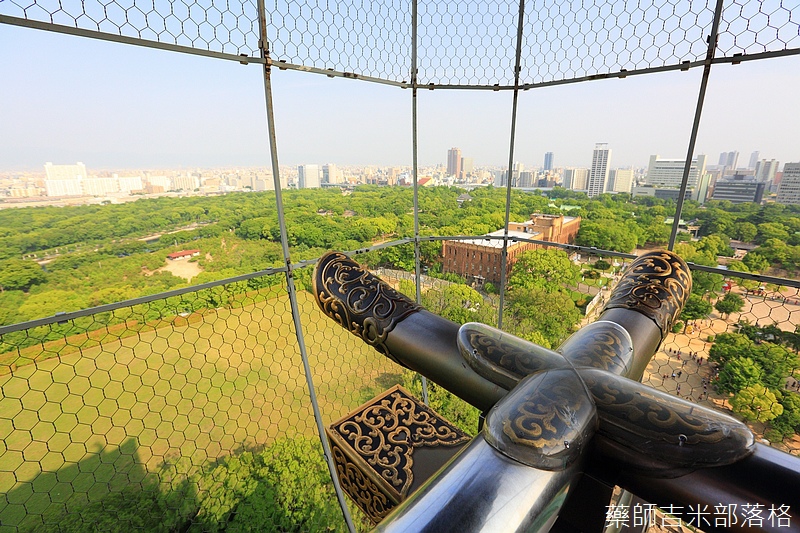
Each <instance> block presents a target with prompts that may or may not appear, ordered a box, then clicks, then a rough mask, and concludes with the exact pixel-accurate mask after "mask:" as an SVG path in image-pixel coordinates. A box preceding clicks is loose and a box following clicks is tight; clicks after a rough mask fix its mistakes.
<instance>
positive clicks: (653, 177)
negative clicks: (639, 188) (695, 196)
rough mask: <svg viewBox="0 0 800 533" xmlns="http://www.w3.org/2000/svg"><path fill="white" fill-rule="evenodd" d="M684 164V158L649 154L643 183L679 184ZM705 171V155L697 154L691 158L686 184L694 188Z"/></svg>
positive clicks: (678, 185)
mask: <svg viewBox="0 0 800 533" xmlns="http://www.w3.org/2000/svg"><path fill="white" fill-rule="evenodd" d="M685 166H686V160H685V159H661V158H660V157H659V156H658V155H651V156H650V164H649V165H648V167H647V176H645V184H647V185H655V186H657V187H675V188H679V187H680V186H681V181H683V169H684V167H685ZM705 173H706V156H704V155H698V156H697V157H695V158H694V159H692V164H691V166H690V167H689V181H688V182H687V184H686V186H687V187H690V188H696V187H697V185H698V183H699V182H700V177H701V176H703V175H704V174H705Z"/></svg>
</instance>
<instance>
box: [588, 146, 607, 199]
mask: <svg viewBox="0 0 800 533" xmlns="http://www.w3.org/2000/svg"><path fill="white" fill-rule="evenodd" d="M610 160H611V150H610V149H609V148H608V144H607V143H597V144H595V146H594V153H593V154H592V168H590V169H589V183H587V185H586V189H587V193H588V194H589V198H593V197H595V196H597V195H599V194H603V193H604V192H605V186H606V182H607V181H608V163H609V161H610Z"/></svg>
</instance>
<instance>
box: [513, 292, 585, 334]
mask: <svg viewBox="0 0 800 533" xmlns="http://www.w3.org/2000/svg"><path fill="white" fill-rule="evenodd" d="M504 313H505V316H507V317H508V321H507V322H506V323H507V324H508V328H509V330H510V331H511V332H512V333H514V334H515V335H519V336H523V337H525V338H528V337H527V336H526V335H527V334H530V333H531V332H534V331H538V332H539V333H541V334H542V335H543V336H544V337H545V338H546V339H547V341H548V343H549V344H550V346H558V345H559V344H560V343H561V341H563V340H564V339H565V338H566V337H567V335H569V334H570V333H571V332H572V329H573V327H574V326H575V324H577V323H578V321H579V320H580V318H581V312H580V310H578V308H577V307H576V306H575V302H573V301H572V298H570V296H569V295H568V294H566V293H564V292H552V293H548V292H547V291H545V290H544V289H541V288H532V289H515V290H514V291H512V292H511V294H510V295H509V300H508V305H507V306H506V309H505V310H504Z"/></svg>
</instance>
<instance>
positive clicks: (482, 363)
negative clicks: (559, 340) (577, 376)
mask: <svg viewBox="0 0 800 533" xmlns="http://www.w3.org/2000/svg"><path fill="white" fill-rule="evenodd" d="M458 348H459V350H460V351H461V355H462V356H463V357H464V359H466V360H467V362H468V363H469V365H470V366H471V367H472V368H473V370H475V372H477V373H478V374H480V375H481V376H483V377H485V378H486V379H488V380H489V381H491V382H492V383H494V384H496V385H500V386H501V387H504V388H505V389H507V390H511V389H513V388H514V387H516V386H517V383H518V382H519V380H521V379H522V378H524V377H525V376H527V375H529V374H533V373H535V372H539V371H541V370H549V369H551V368H559V367H564V366H568V363H567V362H566V361H565V360H564V357H563V356H562V355H560V354H558V353H556V352H554V351H552V350H548V349H546V348H543V347H541V346H538V345H536V344H533V343H532V342H528V341H526V340H524V339H520V338H519V337H515V336H514V335H510V334H508V333H505V332H503V331H502V330H499V329H497V328H493V327H491V326H487V325H485V324H478V323H474V322H471V323H467V324H464V325H463V326H461V327H460V328H459V330H458Z"/></svg>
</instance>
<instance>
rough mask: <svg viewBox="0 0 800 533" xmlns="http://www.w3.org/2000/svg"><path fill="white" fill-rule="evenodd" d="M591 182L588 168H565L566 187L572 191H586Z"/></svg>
mask: <svg viewBox="0 0 800 533" xmlns="http://www.w3.org/2000/svg"><path fill="white" fill-rule="evenodd" d="M588 182H589V169H588V168H565V169H564V188H565V189H569V190H572V191H585V190H586V185H587V183H588Z"/></svg>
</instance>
